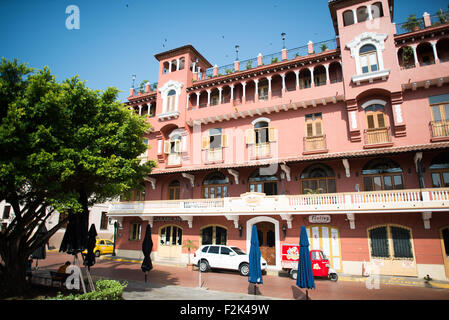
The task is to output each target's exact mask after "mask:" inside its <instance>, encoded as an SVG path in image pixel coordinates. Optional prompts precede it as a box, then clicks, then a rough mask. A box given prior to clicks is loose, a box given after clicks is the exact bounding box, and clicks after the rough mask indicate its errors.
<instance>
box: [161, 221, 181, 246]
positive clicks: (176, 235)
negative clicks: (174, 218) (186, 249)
mask: <svg viewBox="0 0 449 320" xmlns="http://www.w3.org/2000/svg"><path fill="white" fill-rule="evenodd" d="M159 244H160V245H161V246H181V245H182V229H181V228H180V227H178V226H175V225H168V226H164V227H162V228H161V231H160V233H159Z"/></svg>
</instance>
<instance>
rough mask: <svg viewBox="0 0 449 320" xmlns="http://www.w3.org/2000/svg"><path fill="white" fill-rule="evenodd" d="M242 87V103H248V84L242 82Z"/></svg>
mask: <svg viewBox="0 0 449 320" xmlns="http://www.w3.org/2000/svg"><path fill="white" fill-rule="evenodd" d="M242 86H243V94H242V103H245V102H246V94H245V88H246V82H242Z"/></svg>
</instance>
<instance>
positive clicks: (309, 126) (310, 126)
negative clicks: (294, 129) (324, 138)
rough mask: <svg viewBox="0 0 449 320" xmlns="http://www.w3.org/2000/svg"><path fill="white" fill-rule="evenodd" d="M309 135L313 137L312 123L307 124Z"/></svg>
mask: <svg viewBox="0 0 449 320" xmlns="http://www.w3.org/2000/svg"><path fill="white" fill-rule="evenodd" d="M307 136H308V137H313V125H312V123H308V124H307Z"/></svg>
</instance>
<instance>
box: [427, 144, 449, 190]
mask: <svg viewBox="0 0 449 320" xmlns="http://www.w3.org/2000/svg"><path fill="white" fill-rule="evenodd" d="M429 169H430V175H431V177H432V187H433V188H447V187H449V152H443V153H441V154H439V155H438V156H436V157H435V158H434V159H433V160H432V162H431V163H430V167H429Z"/></svg>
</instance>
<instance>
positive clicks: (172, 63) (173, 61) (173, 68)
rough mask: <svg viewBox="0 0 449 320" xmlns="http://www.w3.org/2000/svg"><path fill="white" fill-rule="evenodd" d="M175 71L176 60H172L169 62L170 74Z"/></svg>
mask: <svg viewBox="0 0 449 320" xmlns="http://www.w3.org/2000/svg"><path fill="white" fill-rule="evenodd" d="M174 71H177V63H176V60H172V62H171V72H174Z"/></svg>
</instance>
